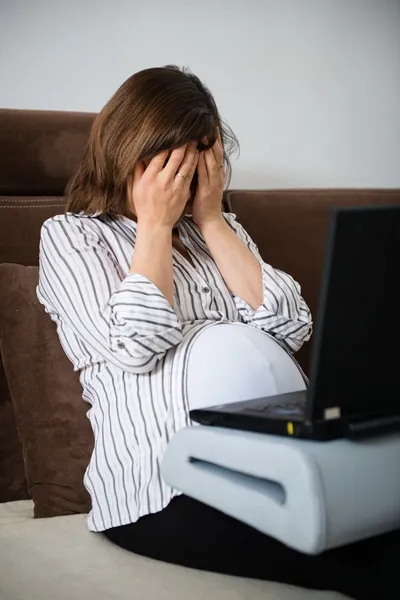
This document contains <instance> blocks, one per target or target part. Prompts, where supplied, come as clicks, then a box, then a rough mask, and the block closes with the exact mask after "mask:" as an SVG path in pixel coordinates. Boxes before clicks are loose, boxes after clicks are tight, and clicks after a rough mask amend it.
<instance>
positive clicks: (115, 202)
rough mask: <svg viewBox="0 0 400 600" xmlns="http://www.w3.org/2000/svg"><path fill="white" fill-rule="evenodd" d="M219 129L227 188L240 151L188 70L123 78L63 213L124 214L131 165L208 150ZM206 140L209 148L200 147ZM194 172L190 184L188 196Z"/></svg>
mask: <svg viewBox="0 0 400 600" xmlns="http://www.w3.org/2000/svg"><path fill="white" fill-rule="evenodd" d="M217 127H218V128H219V130H220V133H221V140H222V145H223V149H224V167H225V188H227V187H229V184H230V180H231V173H232V167H231V164H230V160H229V156H230V155H231V154H232V152H233V151H235V150H236V149H239V142H238V140H237V138H236V136H235V134H234V133H233V132H232V130H231V129H230V128H229V127H228V126H227V125H225V124H224V123H223V122H222V119H221V117H220V115H219V112H218V108H217V105H216V103H215V100H214V98H213V96H212V94H211V92H210V91H209V90H208V88H207V87H206V86H205V85H204V84H203V83H201V81H200V79H199V78H198V77H196V76H195V75H193V74H192V73H191V72H190V70H189V69H188V68H187V67H186V68H185V67H184V68H182V69H180V68H179V67H177V66H176V65H167V66H165V67H157V68H151V69H145V70H143V71H139V72H138V73H135V74H134V75H132V76H131V77H129V79H127V80H126V81H125V82H124V83H123V84H122V85H121V87H120V88H119V89H118V90H117V92H116V93H115V94H114V95H113V96H112V98H111V99H110V100H109V101H108V102H107V104H106V105H105V106H104V108H103V109H102V110H101V112H100V113H99V114H98V115H97V117H96V119H95V121H94V123H93V125H92V129H91V131H90V135H89V140H88V143H87V146H86V150H85V154H84V156H83V159H82V160H81V162H80V164H79V165H78V168H77V170H76V172H75V174H74V175H73V177H72V178H71V179H70V181H69V183H68V185H67V188H66V196H67V204H66V209H65V210H66V212H73V213H79V212H84V213H85V214H93V213H94V212H100V214H104V213H108V214H124V213H125V210H126V202H127V198H126V186H127V182H128V179H129V178H130V176H131V175H132V174H133V170H134V167H135V165H136V164H137V163H138V162H139V161H141V160H144V159H147V158H150V159H151V158H153V156H155V155H156V154H158V153H159V152H161V151H163V150H173V149H175V148H178V147H180V146H183V145H184V144H186V143H187V142H189V141H191V140H197V141H198V149H199V150H206V149H208V148H210V147H211V146H212V145H213V144H214V143H215V140H216V128H217ZM204 136H207V138H208V144H202V143H201V141H200V140H201V139H202V137H204ZM196 186H197V172H196V173H195V176H194V177H193V180H192V185H191V188H192V189H191V191H192V197H194V195H195V191H196Z"/></svg>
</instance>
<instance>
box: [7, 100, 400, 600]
mask: <svg viewBox="0 0 400 600" xmlns="http://www.w3.org/2000/svg"><path fill="white" fill-rule="evenodd" d="M94 116H95V115H93V114H85V113H63V112H46V111H43V112H42V111H21V110H0V155H1V160H0V311H1V312H0V353H1V360H0V547H1V548H3V550H2V552H3V554H2V556H0V598H1V599H2V598H4V599H7V600H13V598H20V597H22V595H23V592H24V590H25V588H26V593H27V594H28V593H29V596H30V598H32V599H36V598H37V599H39V598H40V599H41V598H44V597H52V596H53V595H54V596H55V595H57V596H59V597H61V598H72V597H73V596H75V595H78V596H79V595H80V596H82V597H85V598H92V597H93V598H95V597H96V598H97V599H98V598H118V599H120V598H121V599H124V598H128V597H129V598H142V597H146V598H149V599H150V598H170V597H171V598H179V597H182V598H185V599H190V598H203V597H205V596H206V595H207V596H210V597H212V598H250V597H251V598H252V599H254V600H255V599H256V598H264V599H266V598H282V599H290V598H293V599H295V598H299V599H300V598H303V597H304V598H314V597H315V598H325V597H326V598H328V597H331V598H333V597H335V595H332V594H330V593H327V594H326V595H325V594H324V593H322V592H321V593H320V592H315V593H312V592H305V591H302V590H299V589H294V588H290V587H289V586H280V585H277V584H271V583H267V582H262V583H261V582H255V581H246V580H240V579H236V578H229V577H222V576H218V575H211V574H201V573H197V572H194V571H190V570H188V569H180V568H178V567H171V566H168V565H162V564H160V563H155V562H153V561H147V560H144V559H142V558H138V557H134V556H133V555H129V554H128V553H125V552H124V551H121V550H119V549H117V548H115V547H112V546H111V544H110V543H109V542H107V541H106V540H105V539H103V538H102V536H99V535H96V534H90V533H89V532H88V531H87V530H86V526H85V522H84V519H85V517H84V515H85V513H86V512H87V510H88V508H89V505H90V500H89V498H88V496H87V494H86V491H85V490H84V488H83V484H82V477H83V472H84V469H85V467H86V465H87V462H88V460H89V457H90V453H91V449H92V438H91V431H90V429H89V424H88V420H87V418H86V415H85V412H86V408H87V407H85V406H84V402H83V401H81V398H80V387H79V382H78V379H77V374H75V373H74V372H73V370H72V365H71V364H70V363H69V361H68V360H67V359H66V357H65V356H64V353H63V351H62V349H61V346H60V345H59V343H58V338H57V335H56V330H55V326H54V323H53V322H51V320H50V318H49V317H48V315H46V314H45V313H44V311H43V310H42V308H41V306H40V305H38V303H37V300H36V298H35V285H36V281H37V264H38V243H39V235H40V227H41V225H42V223H43V222H44V221H45V220H46V219H47V218H49V217H51V216H52V215H55V214H58V213H61V212H63V210H64V207H65V200H64V198H63V190H64V188H65V184H66V182H67V180H68V177H69V176H70V174H71V172H72V171H73V169H74V167H75V165H76V164H77V161H78V160H79V157H80V156H81V155H82V152H83V148H84V145H85V142H86V139H87V136H88V132H89V130H90V126H91V123H92V121H93V118H94ZM224 203H225V210H229V211H232V212H234V213H236V214H237V217H238V220H239V221H240V222H241V223H242V224H243V225H244V227H245V228H246V229H247V230H248V232H249V233H250V234H251V236H252V237H253V238H254V239H255V241H256V242H257V244H258V246H259V248H260V251H261V254H262V255H263V257H264V259H265V260H266V261H267V262H270V263H271V264H273V265H274V266H277V267H279V268H281V269H283V270H285V271H287V272H289V273H291V274H292V275H293V276H294V277H295V279H296V280H297V281H299V282H300V283H301V285H302V289H303V295H304V297H305V298H306V300H307V301H308V303H309V305H310V307H311V309H312V311H313V312H314V313H315V309H316V304H317V297H318V289H319V282H320V276H321V268H322V260H323V253H324V243H325V234H326V226H327V222H328V214H329V208H330V207H332V206H335V205H363V204H399V203H400V190H389V189H388V190H339V189H337V190H326V189H321V190H270V191H246V190H232V191H228V192H226V193H225V197H224ZM309 354H310V345H308V346H306V347H305V348H303V349H302V350H301V351H300V353H299V354H298V359H299V360H300V362H301V364H302V366H303V368H304V369H305V371H306V372H307V370H308V365H309ZM33 516H35V517H36V518H35V519H34V518H33ZM46 517H55V518H52V519H48V518H46ZM88 557H90V558H88ZM80 561H82V562H80ZM116 567H118V569H119V571H120V577H119V578H118V577H116V575H115V569H116ZM22 572H25V573H26V575H25V576H24V577H23V578H21V577H20V575H21V573H22ZM121 578H122V579H121ZM5 582H6V583H5ZM115 586H116V587H115ZM132 586H134V589H135V591H134V592H133V591H132V589H133V588H132ZM189 590H190V591H189Z"/></svg>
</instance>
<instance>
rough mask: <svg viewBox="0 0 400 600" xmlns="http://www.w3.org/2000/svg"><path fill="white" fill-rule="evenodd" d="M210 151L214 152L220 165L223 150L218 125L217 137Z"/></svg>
mask: <svg viewBox="0 0 400 600" xmlns="http://www.w3.org/2000/svg"><path fill="white" fill-rule="evenodd" d="M212 151H213V153H214V156H215V160H216V162H217V165H222V162H223V159H224V151H223V147H222V140H221V135H220V132H219V128H218V127H217V139H216V141H215V144H214V145H213V147H212Z"/></svg>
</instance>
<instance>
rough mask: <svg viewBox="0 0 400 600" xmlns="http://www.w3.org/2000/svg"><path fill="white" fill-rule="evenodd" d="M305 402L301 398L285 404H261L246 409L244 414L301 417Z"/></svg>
mask: <svg viewBox="0 0 400 600" xmlns="http://www.w3.org/2000/svg"><path fill="white" fill-rule="evenodd" d="M304 407H305V401H304V400H302V399H301V398H298V399H297V400H289V401H287V402H279V403H271V404H268V403H267V402H263V403H262V404H258V405H254V404H252V406H251V408H248V409H246V412H252V413H255V412H256V413H260V414H263V415H273V414H274V415H276V414H279V415H285V414H288V415H302V414H303V413H304Z"/></svg>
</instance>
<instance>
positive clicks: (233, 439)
mask: <svg viewBox="0 0 400 600" xmlns="http://www.w3.org/2000/svg"><path fill="white" fill-rule="evenodd" d="M162 474H163V477H164V479H165V481H166V482H167V483H168V484H169V485H171V486H172V487H174V488H176V489H178V490H180V491H182V492H183V493H184V494H186V495H187V496H190V497H193V498H195V499H197V500H199V501H201V502H204V503H205V504H208V505H210V506H213V507H215V508H217V509H219V510H221V511H222V512H224V513H226V514H228V515H231V516H233V517H235V518H237V519H239V520H240V521H243V522H245V523H247V524H248V525H251V526H252V527H255V528H256V529H258V530H259V531H261V532H263V533H265V534H268V535H270V536H272V537H274V538H276V539H278V540H280V541H281V542H283V543H285V544H286V545H288V546H290V547H292V548H294V549H296V550H299V551H301V552H305V553H308V554H318V553H320V552H322V551H324V550H327V549H330V548H334V547H337V546H342V545H344V544H347V543H351V542H354V541H358V540H360V539H363V538H366V537H370V536H373V535H377V534H380V533H384V532H386V531H390V530H392V529H397V528H398V527H400V434H395V435H390V436H386V437H380V438H371V439H366V440H363V441H357V442H352V441H349V440H335V441H331V442H312V441H308V440H296V439H293V438H285V437H278V436H271V435H265V434H260V433H252V432H245V431H238V430H230V429H223V428H220V427H205V426H198V425H195V426H193V427H188V428H186V429H184V430H182V431H180V432H179V433H177V434H176V435H175V436H174V438H173V439H172V440H171V442H170V443H169V446H168V448H167V451H166V454H165V457H164V461H163V464H162Z"/></svg>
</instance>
